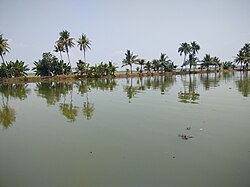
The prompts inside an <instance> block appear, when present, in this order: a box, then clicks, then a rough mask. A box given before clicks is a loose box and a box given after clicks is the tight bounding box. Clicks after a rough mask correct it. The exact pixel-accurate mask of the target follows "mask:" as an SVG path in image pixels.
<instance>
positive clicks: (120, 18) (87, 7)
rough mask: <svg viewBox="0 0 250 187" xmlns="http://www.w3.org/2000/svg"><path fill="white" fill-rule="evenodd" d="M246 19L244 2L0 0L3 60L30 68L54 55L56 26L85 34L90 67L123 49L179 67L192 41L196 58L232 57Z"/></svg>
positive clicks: (246, 32)
mask: <svg viewBox="0 0 250 187" xmlns="http://www.w3.org/2000/svg"><path fill="white" fill-rule="evenodd" d="M249 18H250V1H249V0H209V1H208V0H0V34H3V37H4V38H7V39H8V43H9V45H10V47H11V50H10V52H9V53H7V54H6V55H5V57H4V58H5V59H6V60H7V61H10V60H16V59H18V60H23V61H24V62H25V63H26V64H28V65H29V67H30V68H32V67H33V63H34V61H38V60H39V59H41V58H42V53H44V52H52V53H54V54H55V55H56V56H57V57H58V58H59V54H57V53H55V52H53V50H54V44H55V41H56V40H57V39H58V38H59V32H61V31H62V30H67V31H69V32H70V35H71V37H73V38H75V39H76V40H77V39H78V38H79V37H80V35H81V34H82V33H84V34H86V35H87V37H88V38H89V39H90V40H91V43H92V45H91V50H88V51H87V52H86V58H87V62H88V63H90V64H92V65H94V64H98V63H100V62H108V61H113V62H114V63H115V64H116V65H117V66H121V65H122V63H121V62H122V60H123V59H124V57H125V52H126V51H127V49H129V50H131V51H132V52H133V53H134V54H135V55H138V57H139V58H144V59H146V60H153V59H158V58H159V57H160V54H161V53H166V54H167V56H168V57H169V58H170V59H171V60H172V61H174V63H175V64H177V65H179V66H180V65H181V64H182V62H183V56H180V55H179V54H178V52H177V51H178V48H179V46H180V44H181V43H183V42H188V43H190V42H192V41H196V42H197V43H198V44H199V45H200V47H201V50H200V51H199V53H198V58H199V59H202V58H203V57H204V56H205V54H207V53H208V54H211V56H218V57H219V58H220V59H221V61H232V60H233V58H234V56H236V54H237V53H238V51H239V49H240V48H241V47H243V45H244V44H245V43H247V42H250V21H249ZM63 58H64V59H65V60H67V56H66V54H63ZM70 58H71V62H72V65H73V66H75V65H76V62H77V61H78V60H79V59H83V52H81V51H80V50H79V47H77V46H76V47H74V48H71V49H70ZM125 69H126V68H123V69H122V70H125Z"/></svg>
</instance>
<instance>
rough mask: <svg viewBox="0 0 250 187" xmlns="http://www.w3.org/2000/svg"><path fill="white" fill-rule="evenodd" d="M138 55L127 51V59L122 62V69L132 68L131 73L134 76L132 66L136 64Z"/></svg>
mask: <svg viewBox="0 0 250 187" xmlns="http://www.w3.org/2000/svg"><path fill="white" fill-rule="evenodd" d="M137 57H138V56H137V55H134V54H133V52H130V50H127V53H125V59H123V61H122V67H123V66H128V65H129V66H130V72H131V74H132V65H133V64H135V63H136V62H137V61H138V59H137Z"/></svg>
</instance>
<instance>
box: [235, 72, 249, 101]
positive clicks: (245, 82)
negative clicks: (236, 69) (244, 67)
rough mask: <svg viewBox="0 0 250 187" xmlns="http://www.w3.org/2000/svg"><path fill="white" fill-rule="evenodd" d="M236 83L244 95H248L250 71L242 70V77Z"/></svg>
mask: <svg viewBox="0 0 250 187" xmlns="http://www.w3.org/2000/svg"><path fill="white" fill-rule="evenodd" d="M235 83H236V86H237V88H238V90H239V91H240V92H241V93H242V95H243V96H244V97H248V95H249V94H250V77H249V76H248V71H246V72H240V79H239V80H237V81H235Z"/></svg>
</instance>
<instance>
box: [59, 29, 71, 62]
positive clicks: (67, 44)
mask: <svg viewBox="0 0 250 187" xmlns="http://www.w3.org/2000/svg"><path fill="white" fill-rule="evenodd" d="M59 35H60V37H59V40H57V41H56V44H58V45H62V46H64V48H65V51H66V53H67V56H68V60H69V64H70V66H71V63H70V58H69V48H71V47H74V46H75V43H74V42H73V40H74V38H70V33H69V31H67V30H63V31H62V32H60V33H59Z"/></svg>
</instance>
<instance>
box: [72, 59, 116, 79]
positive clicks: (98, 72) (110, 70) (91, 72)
mask: <svg viewBox="0 0 250 187" xmlns="http://www.w3.org/2000/svg"><path fill="white" fill-rule="evenodd" d="M116 68H117V67H116V66H114V65H113V63H112V62H111V61H110V62H109V63H103V62H101V64H99V65H95V66H90V65H89V64H86V63H85V62H83V61H81V60H79V62H78V63H77V69H78V70H77V73H79V74H80V75H81V76H82V75H83V74H84V73H86V76H87V77H88V78H102V77H109V76H110V77H114V76H115V72H116Z"/></svg>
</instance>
